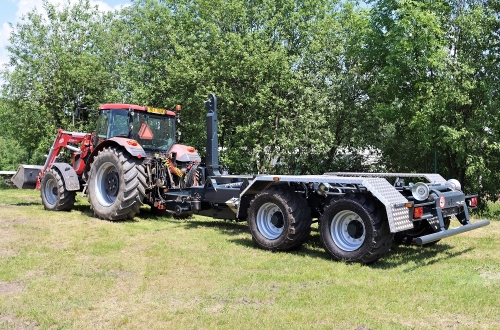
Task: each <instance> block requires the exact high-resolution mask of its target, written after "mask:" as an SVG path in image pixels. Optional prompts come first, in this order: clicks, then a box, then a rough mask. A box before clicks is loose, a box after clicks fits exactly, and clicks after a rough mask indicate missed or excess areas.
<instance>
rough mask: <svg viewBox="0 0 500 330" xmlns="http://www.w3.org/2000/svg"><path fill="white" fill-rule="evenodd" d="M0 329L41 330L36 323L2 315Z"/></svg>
mask: <svg viewBox="0 0 500 330" xmlns="http://www.w3.org/2000/svg"><path fill="white" fill-rule="evenodd" d="M0 329H6V330H7V329H9V330H33V329H40V328H39V327H38V325H37V324H36V322H34V321H31V322H30V321H24V320H22V319H20V318H17V317H15V316H12V315H8V314H2V313H0Z"/></svg>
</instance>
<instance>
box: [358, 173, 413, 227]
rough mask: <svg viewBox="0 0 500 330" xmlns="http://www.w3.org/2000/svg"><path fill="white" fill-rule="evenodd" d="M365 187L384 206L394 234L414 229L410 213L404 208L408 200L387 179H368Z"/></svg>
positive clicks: (364, 184)
mask: <svg viewBox="0 0 500 330" xmlns="http://www.w3.org/2000/svg"><path fill="white" fill-rule="evenodd" d="M363 186H365V187H366V189H368V190H369V191H370V192H371V193H372V194H373V195H374V196H375V197H376V198H377V199H378V200H379V201H381V202H382V203H383V204H384V206H385V209H386V211H387V219H388V220H389V227H390V229H391V232H392V233H396V232H399V231H402V230H406V229H412V228H413V222H412V221H411V219H410V211H409V209H408V208H407V207H405V206H404V203H406V202H408V200H407V199H406V198H405V197H404V196H403V195H401V193H400V192H399V191H397V190H396V189H395V188H394V187H393V186H392V185H391V184H390V183H389V182H388V181H387V180H386V179H383V178H366V179H365V180H364V181H363ZM402 204H403V205H402Z"/></svg>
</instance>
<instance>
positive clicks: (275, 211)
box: [256, 203, 285, 239]
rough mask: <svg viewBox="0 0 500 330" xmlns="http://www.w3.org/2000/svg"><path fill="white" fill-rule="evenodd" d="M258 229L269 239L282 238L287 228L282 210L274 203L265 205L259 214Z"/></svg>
mask: <svg viewBox="0 0 500 330" xmlns="http://www.w3.org/2000/svg"><path fill="white" fill-rule="evenodd" d="M256 220H257V228H258V230H259V232H260V233H261V234H262V236H264V237H265V238H267V239H277V238H278V237H280V235H281V233H282V232H283V229H284V227H285V218H284V216H283V213H282V211H281V209H280V208H279V207H278V206H277V205H276V204H274V203H265V204H264V205H262V206H261V207H260V208H259V211H258V212H257V219H256Z"/></svg>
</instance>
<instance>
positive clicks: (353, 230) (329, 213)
mask: <svg viewBox="0 0 500 330" xmlns="http://www.w3.org/2000/svg"><path fill="white" fill-rule="evenodd" d="M384 215H385V213H384V212H382V210H381V209H380V207H377V204H376V202H375V201H374V200H373V199H372V198H370V197H369V196H365V195H363V194H348V195H346V196H344V197H342V198H340V199H337V200H333V201H332V202H331V203H330V205H328V206H327V207H326V209H325V211H324V212H323V215H322V216H321V217H320V219H319V220H320V221H319V223H320V225H319V231H320V240H321V242H322V244H323V246H324V248H325V250H326V252H328V253H329V254H330V255H331V256H332V257H333V258H334V259H335V260H341V261H347V262H359V263H363V264H369V263H372V262H375V261H376V260H378V259H379V258H381V257H382V256H383V255H384V254H386V253H387V251H388V250H389V248H390V247H391V245H392V238H393V234H391V232H390V230H389V224H388V222H387V219H386V217H385V216H384Z"/></svg>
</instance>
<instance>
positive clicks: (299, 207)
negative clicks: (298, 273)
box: [247, 186, 312, 251]
mask: <svg viewBox="0 0 500 330" xmlns="http://www.w3.org/2000/svg"><path fill="white" fill-rule="evenodd" d="M247 221H248V226H249V228H250V233H251V234H252V239H253V241H254V242H255V244H256V245H257V246H259V247H260V248H262V249H265V250H271V251H289V250H293V249H295V248H297V247H299V246H300V245H302V244H303V243H304V242H305V241H306V240H307V239H308V238H309V234H310V233H311V222H312V219H311V210H310V209H309V206H308V205H307V202H306V200H305V199H304V198H303V197H302V196H301V195H300V194H298V193H296V192H294V191H293V190H291V189H290V188H289V187H288V186H283V187H275V188H270V189H267V190H264V191H262V192H261V193H259V194H257V195H256V196H255V198H254V199H253V200H252V201H251V202H250V206H249V208H248V218H247Z"/></svg>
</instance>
